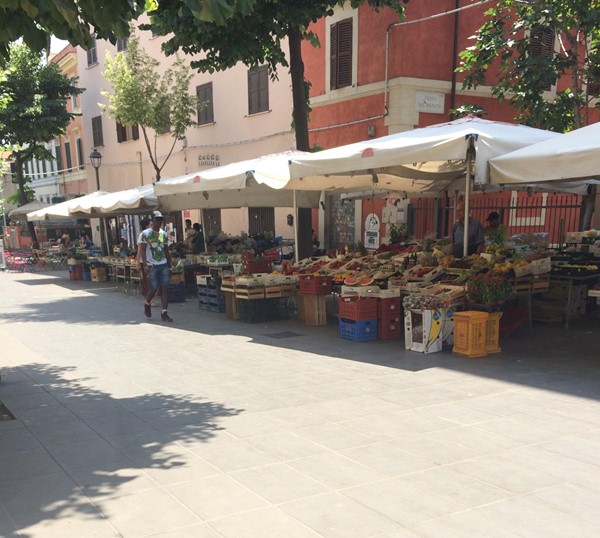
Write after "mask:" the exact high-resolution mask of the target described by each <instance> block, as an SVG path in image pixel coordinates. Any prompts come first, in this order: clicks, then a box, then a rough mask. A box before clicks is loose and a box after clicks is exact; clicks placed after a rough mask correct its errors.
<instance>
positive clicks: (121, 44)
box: [117, 37, 127, 52]
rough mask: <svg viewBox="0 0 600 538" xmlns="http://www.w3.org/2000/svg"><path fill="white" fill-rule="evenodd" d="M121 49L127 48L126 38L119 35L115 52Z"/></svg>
mask: <svg viewBox="0 0 600 538" xmlns="http://www.w3.org/2000/svg"><path fill="white" fill-rule="evenodd" d="M123 50H127V38H126V37H119V38H117V52H121V51H123Z"/></svg>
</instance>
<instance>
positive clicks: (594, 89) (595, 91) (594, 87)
mask: <svg viewBox="0 0 600 538" xmlns="http://www.w3.org/2000/svg"><path fill="white" fill-rule="evenodd" d="M587 94H588V95H589V96H590V97H600V82H591V83H588V85H587Z"/></svg>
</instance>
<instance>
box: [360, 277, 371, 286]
mask: <svg viewBox="0 0 600 538" xmlns="http://www.w3.org/2000/svg"><path fill="white" fill-rule="evenodd" d="M358 283H359V284H360V285H361V286H370V285H371V284H373V279H372V278H366V277H365V278H361V279H360V280H359V282H358Z"/></svg>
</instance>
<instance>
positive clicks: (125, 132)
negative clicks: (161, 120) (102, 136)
mask: <svg viewBox="0 0 600 538" xmlns="http://www.w3.org/2000/svg"><path fill="white" fill-rule="evenodd" d="M139 137H140V130H139V128H138V125H137V123H136V124H135V125H121V124H120V123H118V122H117V142H127V140H137V139H138V138H139Z"/></svg>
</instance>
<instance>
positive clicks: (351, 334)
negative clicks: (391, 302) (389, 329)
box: [338, 296, 377, 342]
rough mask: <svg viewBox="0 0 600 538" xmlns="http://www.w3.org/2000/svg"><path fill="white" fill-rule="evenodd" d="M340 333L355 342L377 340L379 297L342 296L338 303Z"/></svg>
mask: <svg viewBox="0 0 600 538" xmlns="http://www.w3.org/2000/svg"><path fill="white" fill-rule="evenodd" d="M338 316H339V335H340V337H341V338H346V339H348V340H354V341H355V342H368V341H370V340H377V299H376V298H374V297H373V298H371V297H356V296H350V297H340V299H339V304H338Z"/></svg>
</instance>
